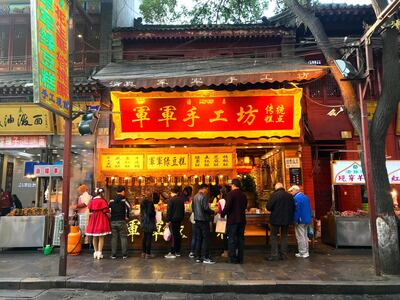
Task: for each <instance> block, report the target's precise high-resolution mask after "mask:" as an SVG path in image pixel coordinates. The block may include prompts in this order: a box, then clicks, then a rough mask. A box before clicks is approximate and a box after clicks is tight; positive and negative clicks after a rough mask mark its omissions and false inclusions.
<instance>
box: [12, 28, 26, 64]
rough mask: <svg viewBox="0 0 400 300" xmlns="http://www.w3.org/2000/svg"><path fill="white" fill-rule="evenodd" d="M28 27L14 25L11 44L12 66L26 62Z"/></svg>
mask: <svg viewBox="0 0 400 300" xmlns="http://www.w3.org/2000/svg"><path fill="white" fill-rule="evenodd" d="M29 29H30V28H29V26H28V25H26V24H18V25H15V31H14V42H13V53H12V54H13V64H15V65H20V64H25V62H26V54H27V53H26V52H27V49H26V47H27V44H28V43H27V39H28V38H29Z"/></svg>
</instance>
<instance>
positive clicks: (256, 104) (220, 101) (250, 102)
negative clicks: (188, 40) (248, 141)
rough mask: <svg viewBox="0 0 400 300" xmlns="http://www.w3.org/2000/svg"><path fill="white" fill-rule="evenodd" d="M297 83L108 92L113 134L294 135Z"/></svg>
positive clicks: (296, 128)
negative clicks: (255, 87) (283, 86)
mask: <svg viewBox="0 0 400 300" xmlns="http://www.w3.org/2000/svg"><path fill="white" fill-rule="evenodd" d="M301 95H302V90H301V89H281V90H253V91H247V92H226V91H223V92H218V91H197V92H185V93H166V92H162V93H132V92H111V99H112V102H113V112H114V114H113V121H114V126H115V130H114V138H115V139H116V140H123V139H127V138H132V139H137V138H144V139H147V138H155V139H168V138H217V137H224V138H225V137H250V138H258V137H273V136H276V137H283V136H291V137H298V136H299V134H300V128H299V121H300V115H301V105H300V99H301Z"/></svg>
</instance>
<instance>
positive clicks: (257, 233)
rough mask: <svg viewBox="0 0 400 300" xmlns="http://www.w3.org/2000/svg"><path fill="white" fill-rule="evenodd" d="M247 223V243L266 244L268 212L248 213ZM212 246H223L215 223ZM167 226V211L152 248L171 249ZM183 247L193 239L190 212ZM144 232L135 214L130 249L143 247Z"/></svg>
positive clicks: (159, 225)
mask: <svg viewBox="0 0 400 300" xmlns="http://www.w3.org/2000/svg"><path fill="white" fill-rule="evenodd" d="M246 219H247V225H246V231H245V237H246V238H245V243H246V245H265V244H266V242H267V238H266V237H267V232H268V231H267V222H268V219H269V218H268V215H267V214H246ZM211 227H212V228H211V229H212V231H211V233H210V248H213V249H219V248H222V245H223V238H224V234H221V233H216V232H215V224H213V225H212V226H211ZM164 228H165V213H164V214H162V220H161V221H160V222H158V223H157V225H156V230H155V231H154V232H153V238H152V248H153V249H166V250H167V249H169V248H170V247H171V242H166V241H164V238H163V233H164ZM181 234H182V249H189V248H190V243H191V240H192V223H191V222H190V213H186V214H185V218H184V220H183V221H182V226H181ZM142 237H143V232H142V230H141V227H140V217H139V216H138V215H135V216H134V217H133V218H132V219H131V220H130V221H129V222H128V245H129V248H130V249H141V247H142ZM110 240H111V235H110V236H107V238H106V248H109V247H110Z"/></svg>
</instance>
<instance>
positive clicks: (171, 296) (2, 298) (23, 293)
mask: <svg viewBox="0 0 400 300" xmlns="http://www.w3.org/2000/svg"><path fill="white" fill-rule="evenodd" d="M11 299H35V300H55V299H69V300H78V299H79V300H128V299H129V300H373V299H374V300H375V299H379V300H398V299H400V294H394V295H338V294H335V295H324V294H319V295H293V294H268V295H254V294H251V295H249V294H234V293H215V294H187V293H146V292H132V291H112V292H103V291H93V290H83V289H49V290H0V300H11Z"/></svg>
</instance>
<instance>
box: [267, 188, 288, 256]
mask: <svg viewBox="0 0 400 300" xmlns="http://www.w3.org/2000/svg"><path fill="white" fill-rule="evenodd" d="M267 209H268V210H269V211H270V212H271V216H270V217H269V222H270V224H271V256H270V257H268V258H267V260H269V261H274V260H279V259H281V260H284V259H286V258H287V248H288V236H287V231H288V226H289V224H292V223H293V213H294V199H293V196H292V195H291V194H289V193H288V192H286V191H285V189H284V188H283V184H282V183H280V182H278V183H277V184H275V191H274V192H273V193H272V194H271V197H269V200H268V202H267ZM279 230H280V232H281V234H280V236H281V250H280V251H279V250H278V233H279Z"/></svg>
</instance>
